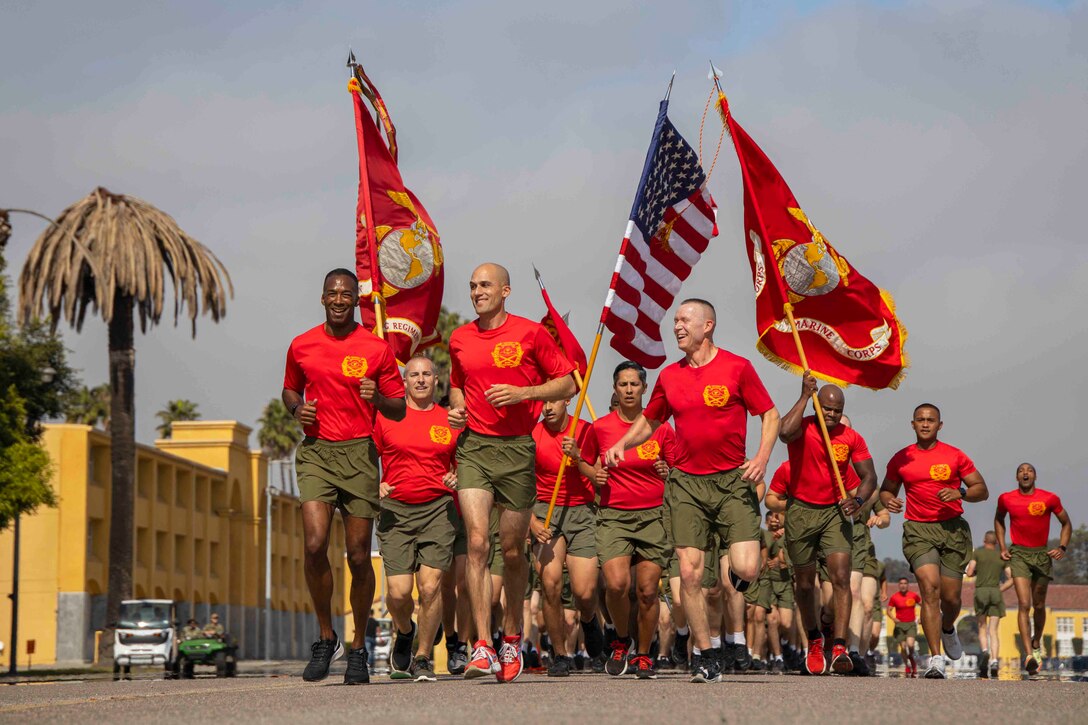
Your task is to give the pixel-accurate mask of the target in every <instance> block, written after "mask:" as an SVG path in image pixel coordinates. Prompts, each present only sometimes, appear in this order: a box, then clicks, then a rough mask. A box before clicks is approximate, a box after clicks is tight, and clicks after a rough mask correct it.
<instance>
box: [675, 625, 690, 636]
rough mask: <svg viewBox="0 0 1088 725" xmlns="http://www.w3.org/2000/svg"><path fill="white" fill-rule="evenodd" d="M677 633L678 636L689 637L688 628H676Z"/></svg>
mask: <svg viewBox="0 0 1088 725" xmlns="http://www.w3.org/2000/svg"><path fill="white" fill-rule="evenodd" d="M676 633H677V634H678V635H680V636H681V637H687V636H688V628H687V627H677V628H676Z"/></svg>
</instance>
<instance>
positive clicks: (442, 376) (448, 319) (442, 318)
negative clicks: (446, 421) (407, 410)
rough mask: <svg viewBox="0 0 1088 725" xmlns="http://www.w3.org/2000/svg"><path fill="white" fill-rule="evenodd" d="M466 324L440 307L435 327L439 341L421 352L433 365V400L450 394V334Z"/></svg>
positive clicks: (464, 320) (457, 315) (460, 318)
mask: <svg viewBox="0 0 1088 725" xmlns="http://www.w3.org/2000/svg"><path fill="white" fill-rule="evenodd" d="M466 322H468V320H466V319H464V318H463V317H461V315H459V314H457V313H456V312H451V311H450V310H448V309H446V306H445V305H442V309H441V310H440V311H439V313H438V323H437V324H436V325H435V329H436V330H437V331H438V336H439V341H438V342H437V343H435V344H434V345H433V346H431V347H428V348H427V349H426V350H424V351H423V354H424V355H426V356H427V357H429V358H430V359H431V362H433V363H434V375H435V383H436V384H435V389H434V399H435V400H444V399H445V398H446V396H448V395H449V394H450V334H452V333H453V331H454V330H456V329H457V328H458V327H460V326H461V325H463V324H465V323H466Z"/></svg>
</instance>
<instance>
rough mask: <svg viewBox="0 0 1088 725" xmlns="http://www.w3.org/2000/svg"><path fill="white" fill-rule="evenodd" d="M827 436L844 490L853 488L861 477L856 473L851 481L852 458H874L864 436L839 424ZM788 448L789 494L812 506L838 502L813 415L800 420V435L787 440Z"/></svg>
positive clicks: (865, 459) (837, 489) (834, 484)
mask: <svg viewBox="0 0 1088 725" xmlns="http://www.w3.org/2000/svg"><path fill="white" fill-rule="evenodd" d="M828 435H829V436H830V437H831V449H832V451H834V453H835V464H836V465H837V466H838V469H839V474H840V475H841V476H842V480H843V485H844V486H845V487H846V490H847V491H849V490H850V489H851V488H856V487H857V486H858V484H859V483H860V478H858V476H857V475H856V473H855V475H854V480H853V481H852V480H851V478H850V475H849V472H850V471H853V466H851V465H850V463H851V461H868V460H870V459H872V457H873V456H872V454H871V453H869V447H868V446H867V445H865V439H864V438H862V437H861V434H860V433H858V432H857V431H856V430H854V429H853V428H847V427H846V426H845V425H843V424H842V423H840V424H839V425H837V426H835V427H834V428H832V429H831V430H829V431H828ZM788 449H789V454H790V472H791V476H790V485H789V487H788V488H787V491H788V492H789V495H790V497H791V498H796V499H797V500H799V501H804V502H805V503H809V504H812V505H814V506H826V505H830V504H833V503H835V502H836V501H838V500H839V486H838V484H837V483H836V482H835V473H834V472H833V471H832V470H831V465H830V463H829V462H828V457H827V444H826V443H825V442H824V436H823V433H821V432H820V424H819V423H818V422H817V421H816V417H815V416H809V417H807V418H805V419H804V420H802V421H801V435H800V436H799V437H798V438H796V439H795V440H792V441H790V443H789V446H788Z"/></svg>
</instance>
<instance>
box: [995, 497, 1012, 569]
mask: <svg viewBox="0 0 1088 725" xmlns="http://www.w3.org/2000/svg"><path fill="white" fill-rule="evenodd" d="M994 536H996V537H997V550H998V551H1000V552H1001V558H1002V559H1004V560H1005V561H1008V560H1009V548H1008V547H1007V546H1005V511H1004V509H1003V508H1002V506H1001V501H1000V499H998V502H997V511H996V512H995V513H994Z"/></svg>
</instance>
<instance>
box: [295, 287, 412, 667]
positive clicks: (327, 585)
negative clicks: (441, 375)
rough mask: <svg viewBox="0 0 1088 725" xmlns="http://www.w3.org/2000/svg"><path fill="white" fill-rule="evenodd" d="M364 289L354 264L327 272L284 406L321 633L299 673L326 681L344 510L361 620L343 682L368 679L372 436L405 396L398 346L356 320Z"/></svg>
mask: <svg viewBox="0 0 1088 725" xmlns="http://www.w3.org/2000/svg"><path fill="white" fill-rule="evenodd" d="M358 290H359V282H358V280H357V279H356V277H355V274H354V273H352V272H351V271H350V270H347V269H334V270H333V271H331V272H329V273H328V274H327V275H325V281H324V283H323V285H322V292H321V305H322V307H324V308H325V322H324V323H323V324H321V325H318V326H317V327H315V328H313V329H311V330H308V331H307V332H304V333H303V334H301V335H299V336H298V337H296V338H295V339H294V340H292V341H291V346H290V348H289V349H288V351H287V365H286V370H285V371H284V376H283V393H282V399H283V404H284V405H285V406H287V410H288V411H290V413H291V415H292V416H294V418H295V420H297V421H298V422H299V423H300V424H301V425H302V427H303V431H304V432H305V434H306V437H305V438H303V440H302V442H301V443H299V445H298V448H297V449H296V451H295V471H296V476H297V479H298V488H299V498H300V499H301V501H302V529H303V533H304V534H305V542H306V558H305V563H304V566H303V571H304V572H305V574H306V585H307V587H308V588H309V590H310V598H311V600H312V601H313V604H314V614H315V616H316V618H317V625H318V632H319V634H318V637H319V639H318V641H317V642H315V643H314V644H313V647H312V648H311V657H310V662H309V664H307V665H306V669H305V670H304V672H303V674H302V677H303V679H304V680H306V681H307V682H315V681H317V680H323V679H325V678H326V677H327V676H328V674H329V665H330V664H331V663H332V661H333V660H335V659H338V658H339V657H341V656H342V655H343V653H344V646H343V644H342V643H341V642H340V638H339V636H338V635H337V634H336V632H334V631H333V629H332V608H331V607H332V593H333V580H332V569H331V568H330V567H329V556H328V546H329V544H328V542H329V527H330V526H331V524H332V517H333V514H334V512H335V510H336V509H337V508H339V509H340V513H341V515H342V516H343V519H344V541H345V547H346V549H347V561H348V568H349V569H350V570H351V573H352V578H351V593H350V598H351V604H352V609H353V612H354V614H353V617H354V619H355V638H354V640H353V641H352V643H351V650H350V651H349V652H348V666H347V670H346V671H345V672H344V683H345V684H348V685H360V684H365V683H367V682H369V681H370V672H369V670H368V669H367V662H366V660H367V651H366V648H365V640H364V635H365V633H366V621H367V617H368V616H369V614H370V606H371V604H373V602H374V570H373V568H372V567H371V564H370V539H371V531H372V526H373V522H374V517H375V516H376V515H377V513H378V464H377V459H378V454H377V451H376V449H375V447H374V443H373V440H372V435H373V432H374V420H375V416H376V415H377V414H378V413H381V414H382V415H384V416H386V417H387V418H389V419H391V420H400V419H401V418H403V417H404V410H405V402H404V383H403V382H402V381H401V378H400V374H399V372H398V371H397V361H396V357H395V356H394V355H393V350H392V348H390V347H389V344H388V343H387V342H385V340H382V339H381V338H379V337H378V336H376V335H374V334H373V333H372V332H369V331H368V330H366V329H365V328H363V327H362V326H361V325H359V324H358V323H357V322H356V321H355V307H356V306H357V305H358V304H359V291H358Z"/></svg>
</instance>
